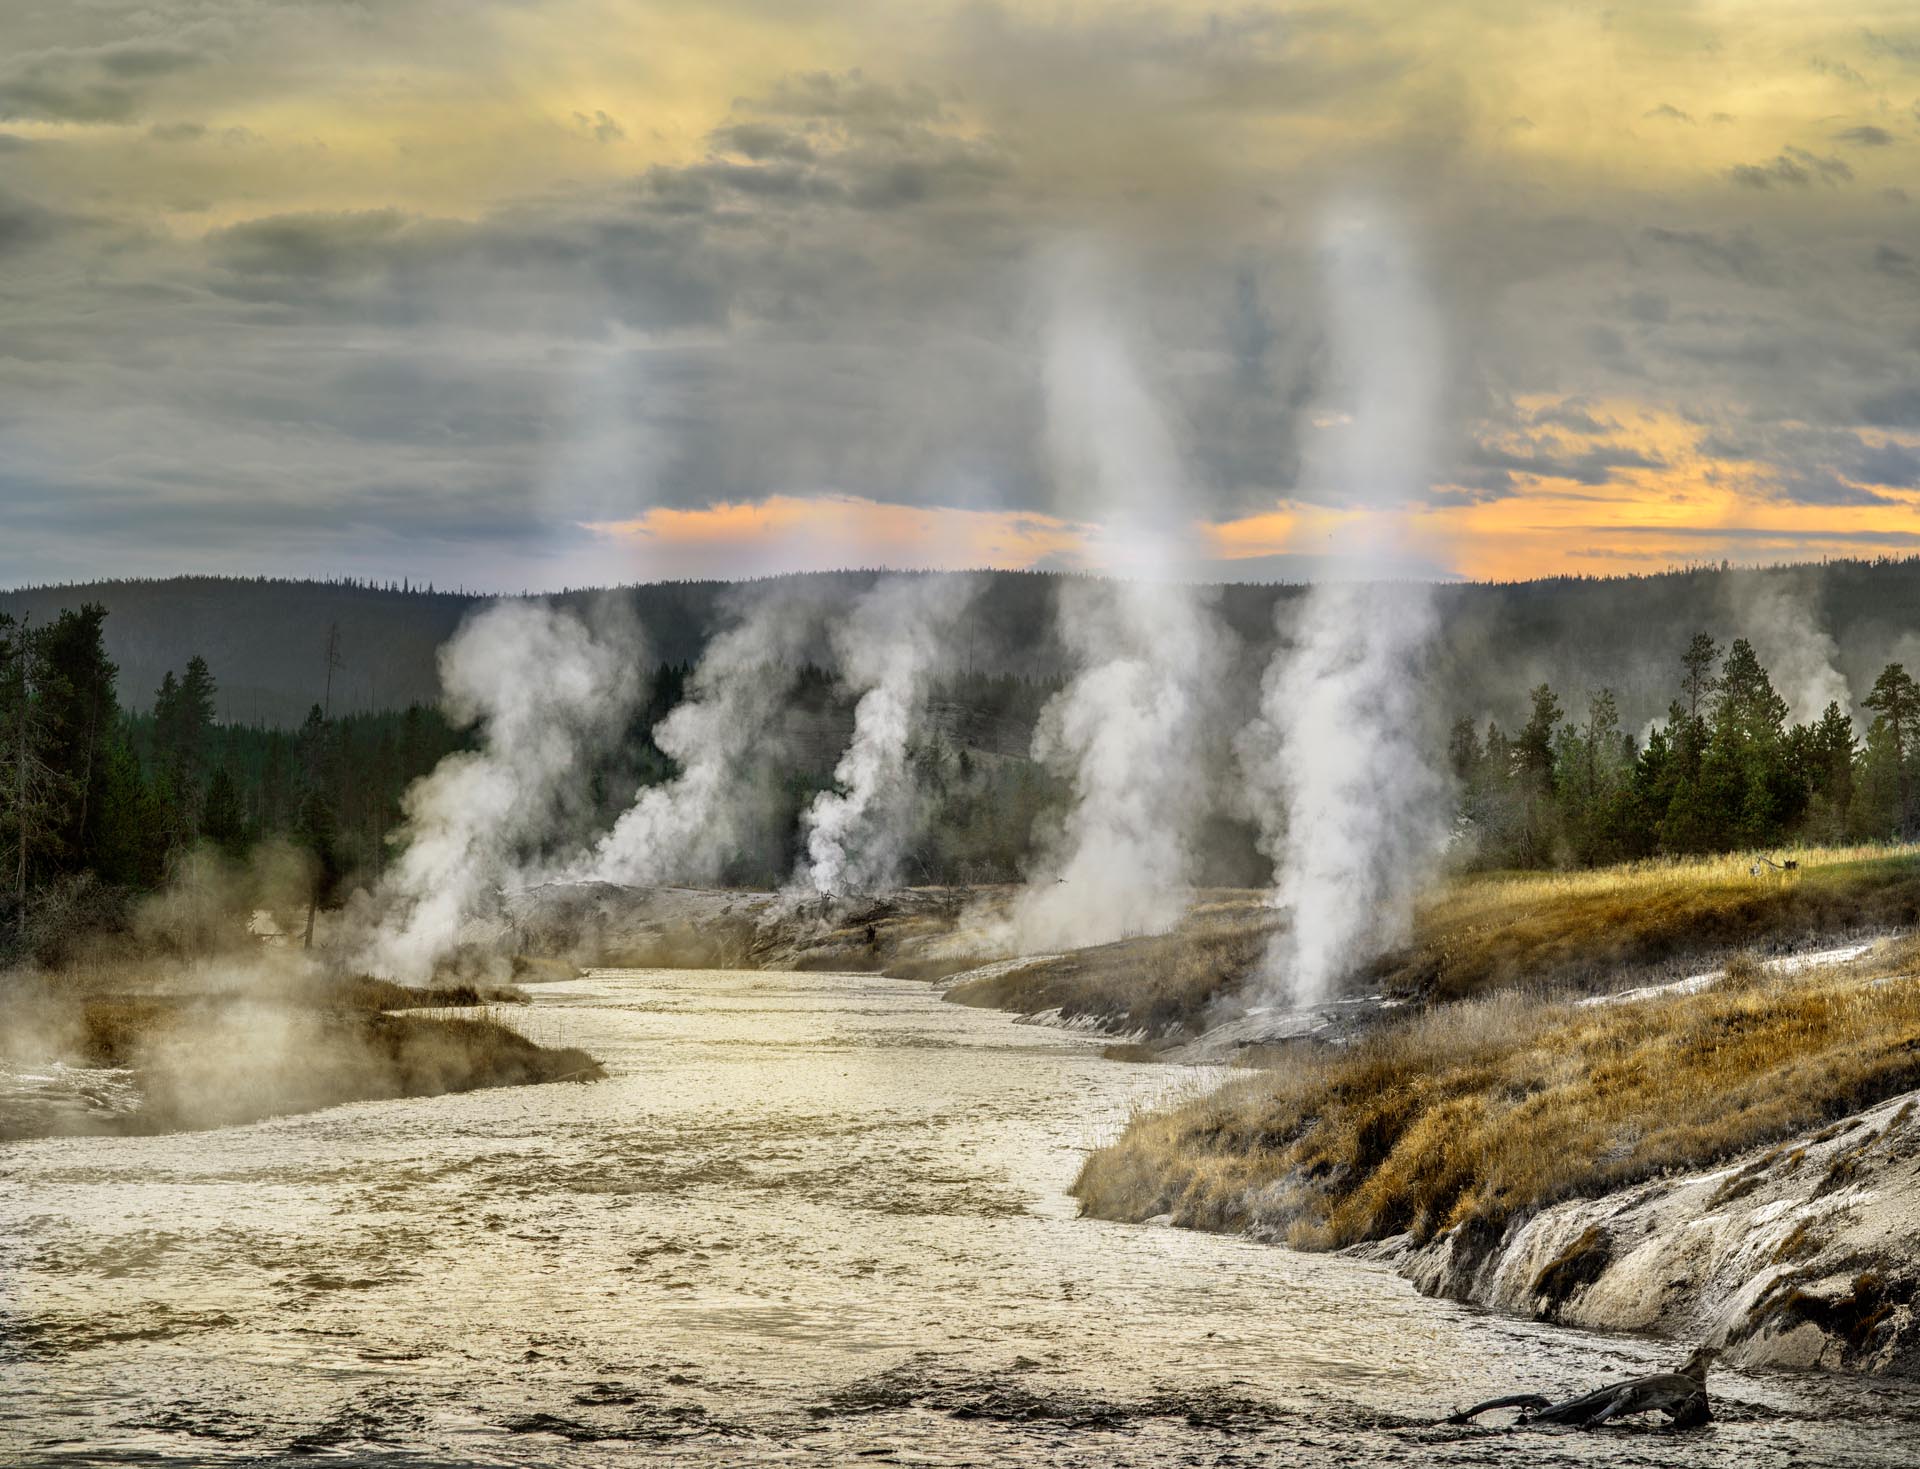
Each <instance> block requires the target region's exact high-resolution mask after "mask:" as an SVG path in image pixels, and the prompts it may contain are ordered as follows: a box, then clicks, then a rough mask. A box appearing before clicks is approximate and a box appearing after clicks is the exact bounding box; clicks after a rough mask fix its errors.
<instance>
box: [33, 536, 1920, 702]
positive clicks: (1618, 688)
mask: <svg viewBox="0 0 1920 1469" xmlns="http://www.w3.org/2000/svg"><path fill="white" fill-rule="evenodd" d="M874 577H875V573H859V572H847V573H832V574H823V575H815V576H803V577H789V578H781V579H779V580H778V582H754V583H744V584H743V583H726V582H667V583H657V584H652V585H647V586H639V587H628V588H622V589H619V590H618V591H617V592H615V593H613V594H612V595H613V596H615V597H617V598H618V599H619V600H621V601H623V602H625V603H626V604H627V605H628V606H629V607H630V608H631V609H632V611H633V613H634V614H635V616H636V617H637V619H638V621H639V624H640V625H641V626H642V627H643V628H644V629H645V633H646V639H647V645H648V658H649V661H651V662H657V663H665V664H679V663H687V662H693V661H695V660H697V659H698V657H699V654H700V650H701V649H702V648H703V647H704V646H705V644H706V642H707V640H708V639H709V638H710V637H711V636H712V635H713V634H714V632H715V631H716V630H717V629H718V628H720V627H722V626H724V625H725V623H726V621H727V618H728V609H729V607H730V606H731V605H733V603H734V601H735V600H736V599H738V598H740V597H741V596H743V595H753V594H756V593H758V592H764V591H765V590H767V589H769V588H770V587H774V586H779V587H783V588H785V589H787V590H797V591H799V592H801V593H802V594H805V595H813V596H818V597H820V598H822V599H826V600H829V601H833V600H839V601H848V600H851V598H852V597H853V596H854V595H855V594H857V593H858V592H859V591H861V590H864V589H865V588H866V587H868V586H869V585H871V584H872V582H873V580H874ZM1064 580H1065V578H1064V577H1062V576H1059V575H1054V574H1047V573H1037V572H993V573H986V574H984V575H983V583H984V589H983V591H982V593H981V595H980V596H979V597H977V598H976V599H975V600H974V602H973V604H972V606H971V607H970V609H969V611H968V613H967V614H966V618H965V622H964V626H963V628H961V629H960V630H959V631H958V632H957V634H956V639H955V641H956V644H957V646H956V647H955V648H954V649H953V650H952V651H953V653H954V655H955V657H956V658H957V659H958V660H959V661H960V662H961V663H962V665H963V667H966V668H968V669H970V670H972V671H974V672H1001V673H1012V674H1017V675H1020V676H1026V677H1052V676H1057V675H1058V674H1059V673H1060V672H1061V671H1062V666H1063V663H1062V657H1061V653H1060V649H1059V645H1058V643H1057V641H1056V640H1055V638H1054V635H1053V630H1052V628H1053V618H1052V609H1053V603H1054V596H1055V592H1056V591H1057V589H1058V587H1059V586H1060V584H1061V583H1062V582H1063V581H1064ZM1300 591H1301V589H1300V588H1299V587H1293V586H1273V585H1250V584H1233V585H1227V586H1223V587H1220V588H1219V589H1218V591H1217V601H1216V606H1217V610H1218V612H1219V615H1220V618H1221V621H1222V623H1223V624H1224V625H1225V627H1226V628H1227V629H1228V630H1230V631H1231V633H1232V634H1233V635H1234V637H1235V638H1236V639H1237V640H1238V641H1239V644H1240V649H1241V654H1242V656H1241V660H1240V669H1241V672H1242V674H1243V675H1244V677H1243V679H1242V680H1241V681H1242V682H1257V680H1258V673H1259V669H1260V668H1262V667H1263V666H1264V665H1265V663H1266V660H1267V654H1268V651H1269V650H1270V648H1271V644H1272V641H1273V638H1274V635H1275V634H1274V629H1275V621H1276V618H1275V612H1276V604H1278V605H1279V608H1280V611H1281V615H1282V617H1283V618H1284V617H1285V613H1286V608H1287V607H1288V606H1290V605H1291V604H1292V603H1293V602H1294V600H1295V599H1297V597H1298V596H1299V594H1300ZM597 595H602V594H598V593H590V592H569V593H565V594H563V595H562V596H560V597H558V598H557V599H556V600H558V601H561V602H565V603H569V604H572V605H576V606H577V605H582V604H584V603H586V602H588V601H590V600H591V599H592V598H593V597H595V596H597ZM1435 597H1436V600H1437V603H1438V606H1439V609H1440V614H1441V619H1442V627H1443V631H1442V635H1441V638H1440V642H1439V646H1438V648H1437V650H1436V652H1435V663H1434V667H1433V670H1432V675H1433V676H1432V689H1433V692H1434V695H1435V697H1436V700H1437V702H1438V704H1439V706H1440V708H1439V710H1438V713H1439V714H1440V715H1441V716H1442V719H1443V723H1444V722H1448V721H1451V720H1453V719H1457V718H1462V717H1465V718H1470V719H1473V720H1475V721H1476V722H1484V721H1485V720H1486V719H1488V718H1494V719H1499V720H1501V721H1502V722H1503V723H1519V722H1522V721H1524V720H1525V719H1527V718H1528V717H1529V712H1530V711H1529V708H1528V704H1527V692H1526V691H1527V690H1528V689H1530V688H1531V687H1533V686H1534V685H1535V684H1538V683H1541V682H1547V683H1551V684H1552V685H1553V686H1554V687H1555V688H1556V689H1560V690H1563V691H1565V692H1566V693H1567V694H1568V695H1569V696H1570V697H1573V698H1575V699H1577V700H1584V698H1585V696H1586V694H1587V692H1588V691H1590V690H1596V689H1599V688H1603V687H1604V688H1608V689H1610V690H1612V692H1613V696H1614V701H1615V707H1616V712H1617V713H1618V715H1619V718H1620V720H1621V723H1622V724H1623V725H1624V726H1625V727H1627V728H1628V729H1631V730H1635V731H1639V730H1643V729H1644V728H1645V727H1646V725H1647V723H1648V722H1649V721H1650V720H1654V719H1660V718H1664V716H1665V714H1666V709H1667V705H1668V702H1669V701H1670V699H1671V697H1672V690H1671V683H1672V667H1673V660H1674V657H1675V656H1676V655H1675V644H1676V640H1678V641H1679V642H1680V643H1684V641H1685V639H1686V638H1687V637H1689V636H1691V635H1692V633H1694V632H1696V631H1704V632H1707V633H1709V634H1711V635H1712V636H1713V637H1714V638H1715V639H1716V640H1717V641H1718V642H1719V643H1720V644H1721V645H1723V646H1725V645H1728V644H1730V643H1731V642H1732V641H1733V639H1735V638H1745V639H1746V640H1747V641H1748V642H1749V643H1750V644H1751V645H1752V646H1753V647H1754V649H1755V651H1756V653H1757V655H1758V656H1759V658H1760V660H1761V662H1762V663H1764V664H1765V665H1766V666H1767V667H1768V668H1769V669H1771V670H1772V671H1773V672H1774V675H1775V679H1776V682H1777V683H1779V685H1780V687H1781V692H1782V694H1783V696H1784V697H1785V698H1786V699H1787V700H1788V703H1789V705H1790V707H1791V708H1792V710H1793V712H1794V714H1795V716H1796V717H1798V718H1812V717H1816V716H1817V715H1818V713H1819V712H1820V710H1821V709H1822V708H1823V707H1824V705H1825V703H1826V702H1827V701H1828V698H1829V697H1831V696H1832V695H1833V694H1834V693H1835V692H1837V691H1836V690H1834V689H1831V688H1827V687H1824V686H1822V685H1821V682H1820V680H1821V673H1822V670H1826V669H1828V668H1829V667H1830V668H1831V670H1832V671H1833V672H1834V673H1837V674H1839V675H1843V676H1844V677H1845V679H1846V680H1847V682H1848V684H1849V686H1850V689H1851V692H1852V694H1853V695H1854V696H1855V697H1858V696H1859V695H1861V694H1864V693H1865V691H1866V690H1867V688H1868V687H1870V686H1871V684H1872V682H1873V680H1874V678H1875V677H1876V676H1877V674H1878V673H1879V671H1880V669H1881V668H1883V667H1884V666H1885V665H1886V664H1888V663H1890V662H1902V663H1905V664H1906V665H1907V666H1908V667H1910V668H1911V667H1920V559H1906V560H1883V561H1874V562H1861V561H1838V562H1832V563H1828V564H1823V565H1813V566H1797V567H1776V568H1767V569H1759V570H1748V569H1721V568H1697V569H1692V570H1685V571H1676V572H1669V573H1664V574H1661V575H1656V576H1625V577H1603V578H1566V577H1560V578H1551V579H1547V580H1542V581H1532V582H1518V583H1507V584H1480V583H1473V584H1467V583H1461V584H1453V585H1444V586H1441V587H1438V588H1436V590H1435ZM486 600H489V599H487V598H483V597H480V596H477V595H474V594H470V593H465V592H448V591H444V590H436V589H433V588H421V587H414V586H409V585H404V584H402V585H396V586H375V585H370V584H367V583H362V582H354V581H340V582H286V581H267V580H241V579H223V578H210V577H181V578H175V579H172V580H168V581H117V582H99V583H92V584H87V585H76V586H55V587H36V588H27V589H21V590H16V591H10V592H0V612H9V613H13V614H15V615H16V616H20V615H26V614H30V615H31V616H32V617H33V618H34V619H35V620H37V621H46V620H49V619H51V618H52V617H54V616H56V615H57V614H58V613H59V612H60V610H61V609H62V608H77V607H79V606H81V605H82V604H83V603H88V602H91V603H96V604H98V605H100V606H101V607H103V608H105V609H106V610H107V612H108V614H109V616H108V618H107V622H106V633H105V636H106V652H107V655H108V656H109V657H111V658H112V659H113V661H114V662H115V663H116V664H117V665H118V666H119V669H120V675H121V679H120V682H121V689H122V697H123V698H124V699H125V700H126V702H127V705H128V707H130V708H133V709H145V708H148V707H150V706H151V702H152V698H153V690H155V689H156V688H158V687H159V684H160V680H161V678H162V676H163V675H164V674H165V673H166V671H167V670H168V669H170V668H171V669H175V670H179V669H181V668H183V667H184V666H185V664H186V660H187V659H188V658H189V657H191V656H192V655H193V654H195V653H198V654H200V655H202V656H204V657H205V658H206V659H207V661H208V663H209V664H210V665H211V666H212V667H213V668H214V669H215V670H216V671H217V672H218V674H219V691H218V694H217V697H216V712H217V714H218V716H219V717H220V718H221V719H223V720H226V721H230V722H241V723H260V724H269V725H275V726H279V727H282V728H289V729H292V728H297V727H298V726H299V725H300V724H301V722H302V721H303V720H304V719H305V718H306V715H307V711H308V709H309V708H311V707H312V706H313V705H314V704H322V705H323V706H326V708H327V711H328V712H329V713H332V714H344V713H365V712H372V711H378V710H398V709H405V708H406V707H407V705H409V704H411V703H416V702H417V703H422V704H431V703H433V702H434V701H435V700H436V699H437V698H438V695H439V686H438V678H437V675H436V670H435V663H434V656H435V652H436V650H437V649H438V648H439V646H440V645H441V644H442V643H443V642H444V641H445V640H446V639H447V638H448V637H449V636H450V635H451V634H452V632H453V630H454V628H455V627H457V626H458V625H459V622H460V619H461V618H462V617H463V616H465V615H466V614H467V613H468V612H469V611H470V610H472V609H473V608H474V607H475V606H478V605H480V604H481V603H482V602H484V601H486ZM330 646H331V647H332V648H333V650H334V654H335V656H334V657H333V658H332V659H331V660H330V659H329V657H328V649H329V647H330ZM828 660H829V653H828V650H827V649H826V648H825V647H824V645H823V646H822V647H821V648H820V649H819V650H818V653H817V661H820V662H823V663H824V662H827V661H828ZM330 663H331V665H332V667H331V697H330V698H329V665H330ZM1807 670H1812V672H1811V674H1809V673H1808V671H1807ZM1810 680H1811V682H1810ZM1829 682H1830V680H1829ZM1802 684H1807V685H1808V687H1807V688H1804V689H1803V688H1802V687H1800V685H1802Z"/></svg>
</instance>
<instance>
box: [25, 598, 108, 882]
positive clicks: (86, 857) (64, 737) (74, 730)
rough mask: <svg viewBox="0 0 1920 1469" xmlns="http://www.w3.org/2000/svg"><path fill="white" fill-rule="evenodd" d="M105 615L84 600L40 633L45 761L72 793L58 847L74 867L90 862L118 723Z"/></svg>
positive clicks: (97, 606) (92, 857)
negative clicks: (48, 747) (47, 739)
mask: <svg viewBox="0 0 1920 1469" xmlns="http://www.w3.org/2000/svg"><path fill="white" fill-rule="evenodd" d="M106 617H107V610H106V608H104V607H102V606H100V605H99V604H98V603H96V602H89V603H87V604H86V605H84V606H83V607H81V609H80V610H79V611H78V612H72V611H63V612H61V614H60V615H59V617H58V618H56V619H55V620H54V621H53V622H52V623H51V624H50V625H49V626H48V627H47V628H46V630H45V632H44V633H43V634H42V637H43V639H44V643H43V651H44V656H45V661H46V679H45V684H44V688H45V698H46V709H47V722H48V726H49V729H50V731H51V741H52V754H51V759H52V761H53V764H54V766H55V768H56V769H57V770H58V771H59V772H60V775H61V778H62V780H63V781H64V782H65V784H66V785H67V787H68V788H69V790H70V791H71V792H72V793H73V799H72V800H71V801H70V802H69V803H68V812H67V821H66V823H65V826H64V829H63V830H62V832H61V846H62V848H63V850H64V851H65V853H66V854H67V856H68V858H69V859H70V861H71V863H72V865H74V866H76V867H90V866H93V865H94V864H95V862H96V858H97V855H98V854H97V851H96V846H97V842H96V832H95V829H94V828H95V824H96V822H97V820H98V817H99V809H100V799H101V785H102V781H103V780H104V777H105V771H106V751H107V746H108V744H109V743H110V742H111V740H112V739H113V738H114V737H115V735H116V734H117V732H118V728H119V723H120V705H119V700H118V698H117V697H116V696H115V692H114V680H115V679H116V678H117V677H118V676H119V670H118V669H117V668H115V667H114V665H113V662H112V660H110V659H109V658H108V657H107V651H106V643H105V640H104V636H103V625H104V624H105V622H106Z"/></svg>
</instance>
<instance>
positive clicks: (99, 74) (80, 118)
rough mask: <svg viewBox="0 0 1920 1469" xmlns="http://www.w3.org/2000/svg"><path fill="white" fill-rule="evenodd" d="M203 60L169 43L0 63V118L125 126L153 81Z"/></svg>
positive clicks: (65, 51)
mask: <svg viewBox="0 0 1920 1469" xmlns="http://www.w3.org/2000/svg"><path fill="white" fill-rule="evenodd" d="M201 60H202V56H201V53H199V52H198V51H196V50H194V49H193V48H191V47H189V46H186V45H182V44H179V43H178V42H170V41H121V42H116V43H114V44H112V45H106V46H95V47H65V46H60V47H50V48H47V49H45V50H41V51H29V52H26V53H23V54H20V55H16V56H14V57H12V58H10V59H7V60H5V61H3V62H0V119H16V118H17V119H34V120H41V121H49V122H126V121H128V120H130V119H132V118H133V117H135V116H136V115H137V114H138V112H139V110H140V108H141V105H142V103H143V102H144V100H145V98H146V96H147V94H148V92H149V90H150V88H151V85H152V83H154V82H156V81H158V80H160V79H163V78H166V77H168V76H171V75H172V74H174V73H176V72H180V71H184V70H186V69H188V68H189V67H192V66H195V65H197V64H198V63H199V62H200V61H201Z"/></svg>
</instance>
